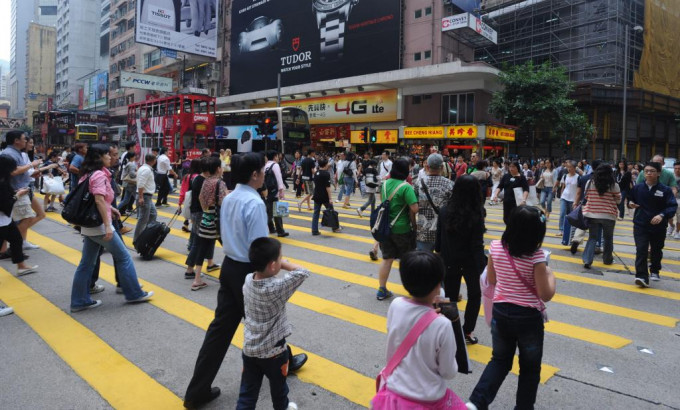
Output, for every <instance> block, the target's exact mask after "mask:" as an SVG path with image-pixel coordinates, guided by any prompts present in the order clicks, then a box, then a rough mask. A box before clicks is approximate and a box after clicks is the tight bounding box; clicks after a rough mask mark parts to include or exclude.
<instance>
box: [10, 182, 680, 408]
mask: <svg viewBox="0 0 680 410" xmlns="http://www.w3.org/2000/svg"><path fill="white" fill-rule="evenodd" d="M286 195H287V197H288V198H292V197H293V195H292V194H291V193H290V191H287V192H286ZM290 200H291V201H294V199H290ZM170 202H171V203H172V205H171V206H170V207H168V208H161V209H159V218H160V219H161V220H164V221H167V220H169V219H170V217H171V216H172V213H173V212H174V211H175V209H176V203H177V197H176V196H174V195H173V196H171V200H170ZM361 202H362V201H361V198H360V197H355V198H352V204H353V206H355V207H356V206H358V205H359V204H361ZM553 208H557V209H559V203H558V202H557V201H556V202H555V206H554V207H553ZM290 209H291V215H290V217H288V218H286V219H285V220H284V223H285V226H286V229H287V231H288V232H290V237H288V238H285V239H283V240H282V242H283V244H284V248H283V253H284V256H285V257H287V258H289V259H290V260H291V261H293V262H297V263H300V264H302V265H304V266H306V267H308V268H309V270H310V271H311V272H312V275H311V277H310V278H309V279H308V280H306V281H305V283H304V284H303V285H302V287H301V288H300V289H299V290H298V292H297V293H296V294H295V295H294V296H293V298H292V299H291V300H290V303H289V304H288V312H289V313H288V314H289V319H290V321H291V323H292V324H293V329H294V330H293V335H292V336H291V337H290V338H288V341H289V343H290V344H291V345H292V346H293V350H294V352H295V353H299V352H306V353H307V354H308V355H309V356H310V358H309V361H308V362H307V364H306V365H305V366H304V367H303V368H302V369H301V370H300V371H299V372H298V373H297V374H296V375H293V376H291V377H290V378H289V386H290V394H289V398H290V399H291V401H295V402H296V403H297V404H298V405H299V406H300V408H301V409H355V408H364V407H368V405H369V402H370V399H371V398H372V396H373V394H374V393H375V390H374V389H375V387H374V386H375V384H374V378H375V376H376V375H377V373H378V372H379V371H380V369H381V368H382V367H383V366H384V365H385V343H386V314H387V309H388V306H389V301H377V300H376V298H375V292H376V288H377V272H378V263H379V262H372V261H371V260H370V259H369V257H368V250H369V249H370V248H371V246H372V242H373V241H372V238H371V237H370V233H369V232H368V221H367V219H368V218H367V217H364V218H360V217H359V216H358V215H357V214H356V212H355V210H354V209H349V210H345V209H342V208H341V207H340V205H338V206H336V209H337V210H338V211H340V213H341V224H342V226H343V228H344V231H343V232H342V233H340V234H334V233H332V232H330V231H329V230H328V229H327V228H322V231H323V232H322V235H321V236H316V237H313V236H312V235H311V230H310V226H311V212H310V211H307V210H306V209H304V208H303V212H298V210H297V207H296V206H294V202H291V207H290ZM487 209H488V218H487V228H488V232H487V235H486V239H487V243H488V242H489V241H490V240H492V239H498V238H499V237H500V235H501V233H502V231H503V228H504V225H503V222H502V216H501V214H502V209H501V207H499V206H489V207H487ZM365 215H368V212H366V213H365ZM557 216H558V215H557V214H553V217H552V218H551V219H550V220H549V233H548V235H547V236H546V240H545V243H544V247H545V248H546V249H549V250H551V251H552V252H553V254H552V259H551V266H552V267H553V269H554V271H555V275H556V277H557V295H556V296H555V298H554V299H553V301H552V302H550V303H549V304H548V311H549V316H550V323H548V324H547V325H546V334H545V345H544V356H543V366H542V376H541V385H540V386H539V390H538V400H537V403H536V408H537V409H667V408H668V409H680V393H678V391H679V390H678V386H679V385H680V329H679V328H678V326H677V323H678V320H679V319H678V318H680V241H677V240H673V239H668V240H667V241H666V249H665V251H664V260H663V270H662V272H661V278H662V279H661V281H660V282H652V287H651V288H650V289H639V288H637V287H636V286H635V285H634V284H633V276H632V275H631V270H633V269H634V268H633V265H634V263H633V259H634V254H635V248H634V245H633V237H632V224H631V221H630V217H627V218H626V220H625V221H623V222H617V224H616V234H615V252H616V255H615V263H614V265H611V266H604V265H602V263H601V262H602V259H601V256H596V259H595V260H596V262H595V263H594V265H593V268H592V269H590V270H586V269H584V268H583V263H582V261H581V252H582V249H583V248H582V247H581V248H580V249H579V252H578V253H577V254H576V255H572V254H571V253H570V252H569V250H568V249H567V248H566V247H564V246H562V245H560V243H559V238H557V236H556V233H557ZM134 223H135V220H134V218H130V219H129V220H128V221H127V224H128V225H134ZM180 228H181V225H180V223H176V224H175V225H174V227H173V229H172V231H171V233H170V235H169V236H168V238H167V239H166V240H165V242H164V243H163V245H162V248H161V249H159V251H158V253H157V256H156V257H155V258H154V259H153V260H152V261H148V262H147V261H142V260H141V259H139V257H137V256H136V255H135V256H134V261H135V265H136V267H137V273H138V276H139V278H140V281H141V283H143V285H144V289H145V290H153V291H154V292H155V296H154V297H153V300H152V302H151V303H148V304H142V305H126V304H125V303H124V299H123V297H122V295H117V294H116V293H115V288H114V284H113V281H114V279H113V277H114V276H113V268H112V261H111V257H110V255H108V254H105V255H104V256H103V259H102V261H103V265H102V271H101V278H100V281H99V283H100V284H104V285H105V286H106V290H105V291H104V292H103V293H101V294H98V295H96V296H95V298H97V299H102V300H103V303H104V304H103V305H102V306H101V307H99V308H97V309H94V310H91V311H84V312H79V313H74V314H71V313H69V302H70V293H71V283H72V279H73V273H74V271H75V266H76V265H77V264H78V262H79V260H80V250H81V247H82V243H81V242H82V241H81V237H80V236H79V235H78V234H77V233H76V232H75V231H74V230H73V229H72V228H71V227H69V226H68V225H67V224H66V223H65V222H64V221H63V220H62V219H61V216H60V215H59V214H58V213H48V214H47V218H46V219H45V220H44V221H42V222H40V223H39V224H38V225H37V226H36V227H35V228H34V229H33V230H32V231H31V232H30V233H29V240H30V241H31V242H33V243H35V244H38V245H40V246H41V249H39V250H34V251H28V253H29V255H30V260H29V262H30V263H31V264H38V265H40V268H39V272H38V273H35V274H31V275H27V276H24V277H21V278H16V277H14V273H15V272H14V269H15V267H14V265H12V264H11V263H10V261H9V260H5V261H2V262H0V300H2V301H3V302H4V303H5V304H7V305H10V306H13V307H14V309H15V314H13V315H10V316H7V317H3V318H0V358H1V360H2V363H1V368H2V371H0V409H13V408H17V409H18V408H21V409H29V408H30V409H99V408H111V407H113V408H145V409H173V408H176V409H180V408H182V401H183V397H184V393H185V391H186V387H187V384H188V383H189V379H190V378H191V374H192V372H193V368H194V363H195V360H196V357H197V353H198V350H199V348H200V346H201V343H202V342H203V337H204V334H205V329H206V328H207V326H208V324H209V323H210V321H211V320H212V318H213V313H214V308H215V306H216V294H217V290H218V287H219V284H218V282H217V279H216V277H217V276H218V275H219V271H217V272H211V273H210V274H209V275H208V276H206V281H207V282H208V283H209V286H208V287H207V288H205V289H202V290H200V291H197V292H192V291H191V290H190V283H191V281H189V280H185V279H184V275H183V274H184V260H185V257H186V253H187V252H186V242H187V238H188V234H187V233H185V232H182V231H181V229H180ZM131 235H132V233H130V234H128V235H126V244H127V245H128V247H130V248H131V247H132V238H131ZM131 252H132V253H134V251H131ZM218 255H219V256H218ZM221 259H222V254H221V249H217V250H216V260H218V261H220V262H221ZM397 266H398V265H396V266H395V268H394V269H393V271H392V274H391V276H390V283H389V286H388V287H389V288H390V289H391V290H392V291H393V292H395V294H396V295H404V294H405V291H404V289H403V287H401V286H400V284H399V274H398V270H397ZM462 293H463V296H464V298H465V290H464V287H463V292H462ZM459 306H460V307H461V309H464V308H465V302H464V301H463V302H461V304H460V305H459ZM475 334H476V335H477V336H478V337H479V340H480V343H479V344H478V345H475V346H469V347H468V349H469V354H470V356H471V358H472V368H473V373H472V374H469V375H462V374H459V375H457V376H456V377H455V379H453V380H451V381H450V382H449V383H448V385H449V387H451V388H452V389H453V391H455V392H456V393H457V394H458V395H459V396H460V397H461V398H463V399H464V400H467V398H468V397H469V394H470V393H471V391H472V389H473V388H474V386H475V384H476V383H477V380H478V379H479V376H480V374H481V372H482V370H483V369H484V366H485V364H486V363H487V362H488V360H489V358H490V356H491V335H490V332H489V328H488V327H487V325H486V323H485V322H484V318H483V317H480V318H479V320H478V323H477V328H476V331H475ZM242 337H243V331H242V329H239V331H238V332H237V334H236V337H235V338H234V341H233V344H234V347H235V348H230V349H229V351H228V353H227V356H226V358H225V360H224V363H223V364H222V367H221V370H220V372H219V374H218V375H217V378H216V380H215V382H214V385H215V386H218V387H220V388H221V389H222V395H221V396H220V397H219V398H218V399H217V400H215V401H214V402H213V403H210V405H208V406H207V407H206V408H210V409H212V408H214V409H217V408H221V409H223V408H233V407H234V406H235V404H236V400H237V398H238V387H239V384H240V378H241V357H240V350H239V347H240V346H241V344H242ZM517 371H518V369H517V367H515V368H514V369H513V373H511V374H510V375H509V376H508V377H507V379H506V380H505V383H504V384H503V386H502V388H501V390H500V391H499V394H498V396H497V398H496V401H495V402H494V404H493V405H492V406H491V408H493V409H511V408H513V406H514V394H515V391H516V387H517ZM268 390H269V389H268V384H267V382H266V381H265V382H264V384H263V388H262V391H261V393H260V397H261V398H260V402H259V406H258V408H270V407H271V400H270V399H269V392H268Z"/></svg>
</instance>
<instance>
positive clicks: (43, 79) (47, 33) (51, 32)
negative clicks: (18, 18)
mask: <svg viewBox="0 0 680 410" xmlns="http://www.w3.org/2000/svg"><path fill="white" fill-rule="evenodd" d="M56 51H57V30H56V29H55V28H54V27H50V26H43V25H40V24H36V23H31V24H29V26H28V36H27V47H26V73H25V75H26V77H25V78H26V93H25V95H24V99H25V101H26V116H27V117H28V118H32V113H33V112H35V111H40V110H41V109H43V110H44V109H45V108H46V106H47V101H48V99H50V98H53V96H54V83H55V82H54V76H55V68H54V64H55V61H56Z"/></svg>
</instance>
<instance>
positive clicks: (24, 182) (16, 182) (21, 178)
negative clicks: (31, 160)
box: [2, 145, 33, 190]
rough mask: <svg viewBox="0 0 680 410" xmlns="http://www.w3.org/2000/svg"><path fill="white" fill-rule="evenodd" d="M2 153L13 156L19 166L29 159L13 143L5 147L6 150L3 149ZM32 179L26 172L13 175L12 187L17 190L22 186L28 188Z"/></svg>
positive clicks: (11, 179)
mask: <svg viewBox="0 0 680 410" xmlns="http://www.w3.org/2000/svg"><path fill="white" fill-rule="evenodd" d="M2 155H5V156H7V157H10V158H12V159H13V160H14V162H16V164H17V168H18V167H22V166H24V165H26V164H28V162H27V159H25V158H24V156H23V155H21V151H19V150H17V149H16V148H14V147H13V146H11V145H10V146H8V147H7V148H5V150H4V151H2ZM32 180H33V178H31V176H30V175H28V174H27V173H26V172H24V173H23V174H17V175H14V176H13V177H11V178H10V183H11V184H12V188H14V189H15V190H19V189H21V188H26V187H27V186H28V184H30V183H31V181H32Z"/></svg>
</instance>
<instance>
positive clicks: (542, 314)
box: [484, 246, 548, 323]
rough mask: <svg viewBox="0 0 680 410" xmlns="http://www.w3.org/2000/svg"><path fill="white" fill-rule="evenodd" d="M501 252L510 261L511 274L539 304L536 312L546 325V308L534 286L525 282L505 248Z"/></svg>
mask: <svg viewBox="0 0 680 410" xmlns="http://www.w3.org/2000/svg"><path fill="white" fill-rule="evenodd" d="M503 251H505V256H506V257H507V258H508V260H509V261H510V266H512V271H513V272H514V273H515V275H516V276H517V279H519V280H520V282H522V284H523V285H524V286H525V287H526V288H527V289H529V291H530V292H531V293H533V295H534V296H536V299H538V303H539V305H540V309H538V311H539V312H541V316H543V323H547V322H548V311H547V309H546V307H545V303H543V301H542V300H541V298H540V297H539V296H538V291H537V290H536V286H533V287H532V286H531V285H530V284H529V282H528V281H527V280H526V278H525V277H524V276H522V275H521V274H520V273H519V272H518V271H517V266H515V260H514V259H513V257H512V255H510V252H509V251H508V250H507V248H505V246H504V247H503ZM484 313H485V314H486V312H484Z"/></svg>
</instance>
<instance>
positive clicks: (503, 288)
mask: <svg viewBox="0 0 680 410" xmlns="http://www.w3.org/2000/svg"><path fill="white" fill-rule="evenodd" d="M490 254H491V259H492V260H493V267H494V270H495V271H496V292H495V293H494V295H493V302H494V303H512V304H513V305H518V306H525V307H532V308H535V309H538V310H540V309H541V308H542V307H543V304H542V302H541V301H540V300H539V299H538V297H537V296H536V294H535V293H534V291H535V290H536V281H535V280H534V265H536V264H538V263H541V262H545V254H544V253H543V250H542V249H537V250H536V251H535V252H534V253H533V254H531V255H527V256H525V257H522V258H515V257H513V256H510V254H509V253H506V250H505V249H504V248H503V244H502V243H501V241H499V240H496V241H492V242H491V247H490ZM508 257H510V258H512V260H513V262H514V263H515V267H516V268H517V271H515V270H513V269H512V263H511V262H510V259H508ZM518 275H520V276H522V278H524V280H525V281H526V282H527V284H528V285H529V286H531V287H532V289H529V288H527V287H526V285H525V284H524V283H523V282H522V280H521V279H520V278H519V277H518Z"/></svg>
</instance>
